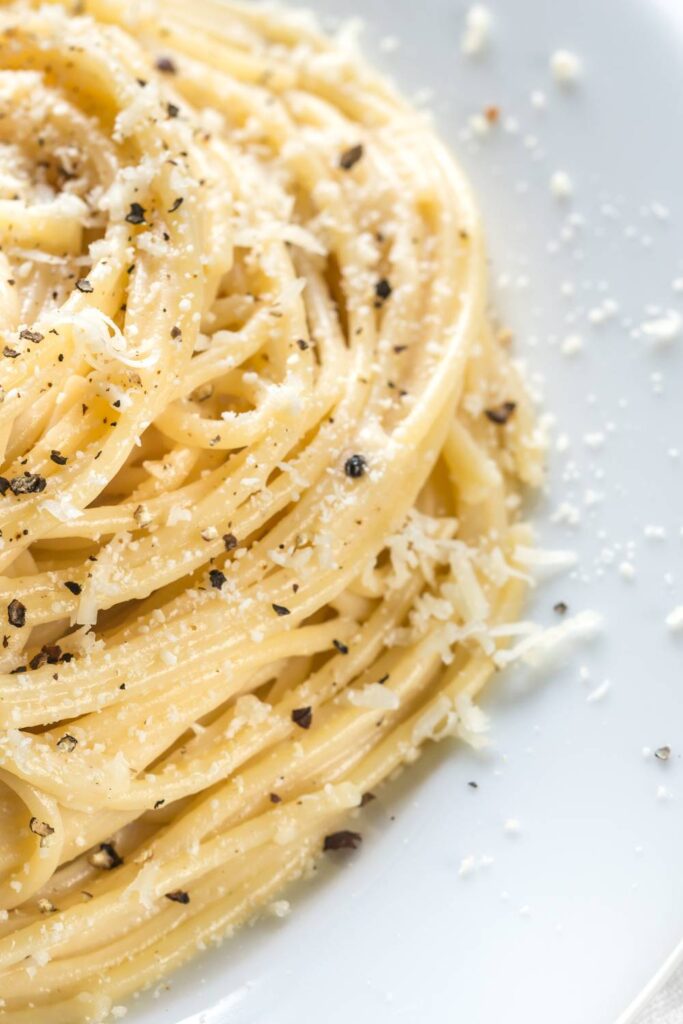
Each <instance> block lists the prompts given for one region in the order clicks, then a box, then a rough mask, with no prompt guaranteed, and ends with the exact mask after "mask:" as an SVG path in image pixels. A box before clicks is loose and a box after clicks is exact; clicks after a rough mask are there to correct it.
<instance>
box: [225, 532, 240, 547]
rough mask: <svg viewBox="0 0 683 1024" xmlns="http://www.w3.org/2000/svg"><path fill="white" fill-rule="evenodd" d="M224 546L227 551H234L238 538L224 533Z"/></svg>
mask: <svg viewBox="0 0 683 1024" xmlns="http://www.w3.org/2000/svg"><path fill="white" fill-rule="evenodd" d="M223 544H224V546H225V550H226V551H234V550H235V548H236V547H237V537H236V536H235V534H234V533H224V534H223Z"/></svg>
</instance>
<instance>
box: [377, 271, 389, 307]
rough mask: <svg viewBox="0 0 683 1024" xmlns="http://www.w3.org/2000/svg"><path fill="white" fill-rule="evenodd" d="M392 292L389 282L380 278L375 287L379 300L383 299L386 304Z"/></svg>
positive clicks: (384, 278)
mask: <svg viewBox="0 0 683 1024" xmlns="http://www.w3.org/2000/svg"><path fill="white" fill-rule="evenodd" d="M391 292H392V287H391V285H390V284H389V282H388V281H387V279H386V277H382V278H380V280H379V281H378V282H377V284H376V285H375V295H376V296H377V298H378V299H381V300H382V302H384V300H385V299H388V298H389V296H390V295H391Z"/></svg>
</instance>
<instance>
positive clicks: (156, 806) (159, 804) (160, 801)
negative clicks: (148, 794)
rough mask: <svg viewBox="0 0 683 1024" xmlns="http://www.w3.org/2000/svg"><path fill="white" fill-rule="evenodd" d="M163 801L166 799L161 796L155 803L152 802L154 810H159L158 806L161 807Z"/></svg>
mask: <svg viewBox="0 0 683 1024" xmlns="http://www.w3.org/2000/svg"><path fill="white" fill-rule="evenodd" d="M165 803H166V801H165V800H164V799H163V798H162V799H161V800H157V801H156V802H155V804H154V810H155V811H158V810H159V808H160V807H163V806H164V804H165Z"/></svg>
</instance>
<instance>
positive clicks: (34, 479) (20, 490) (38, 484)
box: [9, 473, 47, 494]
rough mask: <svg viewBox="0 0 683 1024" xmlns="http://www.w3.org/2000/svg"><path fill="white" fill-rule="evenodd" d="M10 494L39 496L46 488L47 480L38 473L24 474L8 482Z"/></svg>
mask: <svg viewBox="0 0 683 1024" xmlns="http://www.w3.org/2000/svg"><path fill="white" fill-rule="evenodd" d="M9 485H10V489H11V491H12V494H40V493H41V492H42V491H44V490H45V488H46V487H47V480H46V479H45V477H44V476H41V475H40V473H24V475H23V476H15V477H14V479H13V480H10V482H9Z"/></svg>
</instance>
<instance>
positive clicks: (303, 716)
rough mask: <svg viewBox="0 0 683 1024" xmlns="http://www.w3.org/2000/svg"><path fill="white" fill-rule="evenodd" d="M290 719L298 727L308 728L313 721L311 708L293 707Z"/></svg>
mask: <svg viewBox="0 0 683 1024" xmlns="http://www.w3.org/2000/svg"><path fill="white" fill-rule="evenodd" d="M292 721H293V722H294V724H295V725H298V726H299V728H300V729H310V728H311V723H312V722H313V709H312V708H311V707H307V708H294V710H293V711H292Z"/></svg>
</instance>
